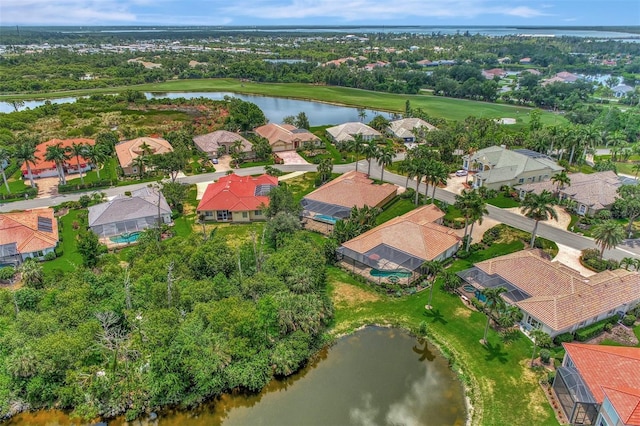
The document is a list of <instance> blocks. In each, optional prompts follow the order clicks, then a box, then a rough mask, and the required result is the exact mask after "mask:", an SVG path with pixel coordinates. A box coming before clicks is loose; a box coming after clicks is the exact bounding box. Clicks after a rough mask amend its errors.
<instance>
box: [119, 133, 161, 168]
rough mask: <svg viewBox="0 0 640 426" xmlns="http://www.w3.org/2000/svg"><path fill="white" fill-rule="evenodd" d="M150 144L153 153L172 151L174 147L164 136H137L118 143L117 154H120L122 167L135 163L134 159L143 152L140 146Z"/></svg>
mask: <svg viewBox="0 0 640 426" xmlns="http://www.w3.org/2000/svg"><path fill="white" fill-rule="evenodd" d="M145 143H146V144H147V145H149V146H150V149H151V154H152V155H153V154H166V153H167V152H172V151H173V148H172V147H171V145H170V144H169V142H167V141H166V140H164V139H162V138H149V137H143V138H137V139H132V140H130V141H124V142H120V143H118V144H116V154H117V155H118V161H119V162H120V166H122V167H130V166H131V165H132V164H133V160H134V159H136V158H137V157H138V156H139V155H141V154H142V150H141V149H140V146H142V145H143V144H145Z"/></svg>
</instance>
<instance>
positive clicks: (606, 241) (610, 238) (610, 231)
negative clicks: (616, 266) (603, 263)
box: [592, 219, 625, 259]
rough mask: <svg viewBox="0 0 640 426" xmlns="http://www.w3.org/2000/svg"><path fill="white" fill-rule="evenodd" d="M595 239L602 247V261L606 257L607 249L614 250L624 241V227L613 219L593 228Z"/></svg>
mask: <svg viewBox="0 0 640 426" xmlns="http://www.w3.org/2000/svg"><path fill="white" fill-rule="evenodd" d="M592 234H593V239H594V240H595V241H596V244H598V245H599V246H600V259H602V256H603V255H604V251H605V250H606V249H614V248H616V246H617V245H618V244H620V243H621V242H622V241H624V237H625V230H624V226H623V225H622V224H620V223H618V222H616V221H615V220H613V219H609V220H605V221H604V222H602V223H600V224H598V225H596V226H594V227H593V233H592Z"/></svg>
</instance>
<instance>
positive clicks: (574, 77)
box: [555, 71, 580, 83]
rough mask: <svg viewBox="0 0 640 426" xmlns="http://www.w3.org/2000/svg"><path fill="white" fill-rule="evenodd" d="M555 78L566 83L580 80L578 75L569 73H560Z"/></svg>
mask: <svg viewBox="0 0 640 426" xmlns="http://www.w3.org/2000/svg"><path fill="white" fill-rule="evenodd" d="M555 76H556V77H558V78H561V79H562V80H563V81H564V82H565V83H574V82H575V81H576V80H578V79H579V78H580V77H578V76H577V75H575V74H572V73H570V72H567V71H562V72H559V73H557V74H556V75H555Z"/></svg>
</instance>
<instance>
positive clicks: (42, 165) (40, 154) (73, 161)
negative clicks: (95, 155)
mask: <svg viewBox="0 0 640 426" xmlns="http://www.w3.org/2000/svg"><path fill="white" fill-rule="evenodd" d="M74 143H75V144H81V145H95V144H96V141H95V140H93V139H85V138H78V139H51V140H48V141H46V142H42V143H41V144H38V145H37V146H36V152H35V154H36V158H39V160H37V161H36V164H35V165H33V164H32V165H31V171H32V172H33V173H34V174H37V173H36V171H37V170H50V169H55V168H56V165H55V163H54V162H53V161H47V160H45V159H44V157H45V155H46V153H47V147H49V146H54V145H57V144H60V146H61V147H62V148H69V147H70V146H71V145H73V144H74ZM88 162H89V161H88V160H87V159H86V158H84V157H80V164H83V165H84V164H87V163H88ZM65 163H66V164H68V165H70V166H73V167H77V165H78V159H77V158H76V157H71V158H69V159H68V160H67V161H65ZM20 170H22V173H23V174H25V173H27V165H26V164H24V163H23V164H22V167H21V168H20Z"/></svg>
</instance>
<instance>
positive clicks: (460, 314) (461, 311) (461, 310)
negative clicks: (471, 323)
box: [453, 308, 471, 318]
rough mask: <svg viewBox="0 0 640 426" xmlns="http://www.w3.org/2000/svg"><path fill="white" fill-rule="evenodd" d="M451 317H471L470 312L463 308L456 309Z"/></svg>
mask: <svg viewBox="0 0 640 426" xmlns="http://www.w3.org/2000/svg"><path fill="white" fill-rule="evenodd" d="M453 315H455V316H457V317H460V318H469V317H470V316H471V310H470V309H465V308H456V310H455V311H454V312H453Z"/></svg>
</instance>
